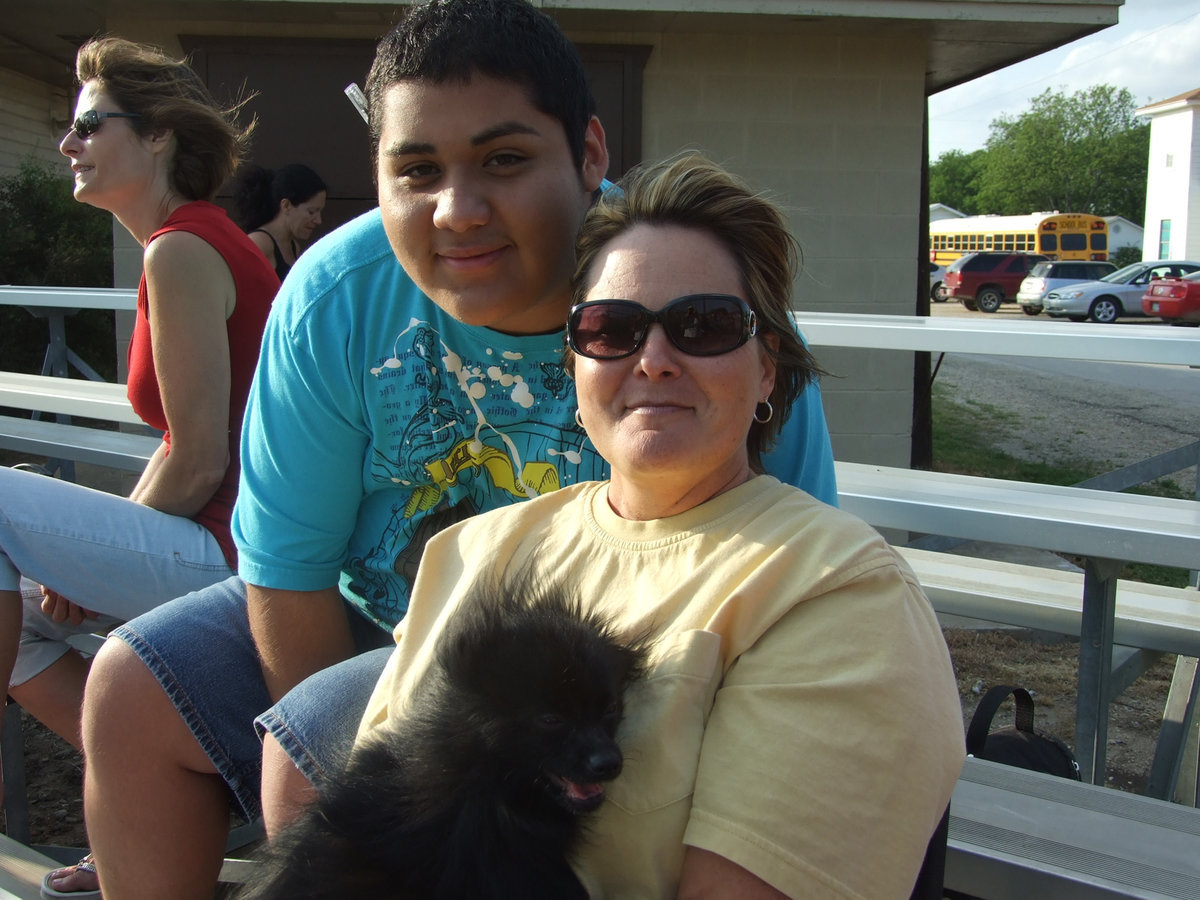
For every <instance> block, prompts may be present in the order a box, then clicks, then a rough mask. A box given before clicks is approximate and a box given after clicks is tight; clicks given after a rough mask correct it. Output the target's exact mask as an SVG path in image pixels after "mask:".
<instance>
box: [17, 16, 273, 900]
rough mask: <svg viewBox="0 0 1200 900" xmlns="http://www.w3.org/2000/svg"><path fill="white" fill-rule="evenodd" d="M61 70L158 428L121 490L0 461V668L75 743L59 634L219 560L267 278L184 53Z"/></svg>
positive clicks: (214, 572) (202, 572) (155, 595)
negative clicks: (225, 191)
mask: <svg viewBox="0 0 1200 900" xmlns="http://www.w3.org/2000/svg"><path fill="white" fill-rule="evenodd" d="M76 72H77V75H78V78H79V82H80V85H81V90H80V93H79V99H78V103H77V106H76V118H75V123H74V126H73V127H72V128H71V130H70V131H69V132H68V133H67V135H66V137H64V138H63V140H62V144H61V146H60V149H61V151H62V153H63V154H64V155H65V156H66V157H67V158H68V159H69V160H70V164H71V171H72V172H73V173H74V178H75V182H74V194H75V198H76V199H77V200H79V201H81V202H83V203H88V204H91V205H92V206H95V207H98V208H100V209H104V210H108V211H109V212H111V213H112V214H113V215H114V216H115V217H116V218H117V220H118V221H119V222H120V223H121V224H122V225H123V226H124V227H125V228H126V229H127V230H128V231H129V232H130V234H132V235H133V237H134V239H135V240H137V242H138V243H139V244H140V245H141V246H142V248H143V255H142V265H143V275H142V278H141V282H140V284H139V286H138V305H137V318H136V323H135V325H134V330H133V334H132V337H131V340H130V344H129V356H128V360H129V378H128V394H129V399H130V401H131V403H132V404H133V408H134V409H135V410H136V411H137V413H138V415H140V416H141V417H142V419H144V420H145V421H146V423H147V424H149V425H151V426H152V427H154V428H156V429H159V430H161V431H163V432H164V434H163V441H162V444H161V446H160V447H159V449H158V451H157V452H156V453H155V454H154V456H153V458H152V459H151V460H150V462H149V463H148V465H147V467H146V469H145V471H144V472H143V474H142V476H141V478H140V479H139V480H138V482H137V484H136V486H135V487H134V489H133V492H132V494H131V495H130V496H129V497H128V499H126V498H121V497H117V496H113V495H111V494H105V493H101V492H98V491H92V490H89V489H87V488H84V487H80V486H78V485H74V484H70V483H64V482H61V481H58V480H55V479H51V478H45V477H42V476H40V475H34V474H30V473H27V472H18V471H14V470H11V469H10V470H0V616H3V624H2V627H0V672H2V674H3V675H4V677H5V678H6V679H7V680H6V683H7V684H8V685H9V693H10V694H12V695H13V696H14V697H15V698H16V699H17V700H18V701H19V702H20V703H21V704H22V705H23V706H25V707H26V709H28V710H29V711H30V712H31V713H33V714H34V715H35V716H37V717H38V718H39V719H41V720H42V721H43V722H45V723H46V724H47V725H48V726H49V727H51V728H52V729H53V730H55V731H56V732H58V733H59V734H60V735H62V736H63V737H64V738H66V739H67V740H68V741H69V742H71V743H72V744H74V745H75V746H76V747H78V746H79V745H80V734H79V705H80V697H81V694H82V691H83V684H84V678H85V675H86V670H87V665H86V663H85V661H84V660H82V659H81V658H80V657H79V655H78V654H76V653H75V652H74V651H73V650H72V649H71V648H70V647H69V646H68V645H67V643H66V638H67V637H68V636H69V635H70V634H72V633H74V632H79V631H93V630H98V629H103V628H104V627H105V626H107V625H111V624H112V623H113V622H114V621H117V620H124V619H129V618H132V617H134V616H136V615H138V614H140V613H142V612H145V611H146V610H148V609H150V608H152V607H154V606H156V605H158V604H160V603H164V602H166V601H167V600H170V599H172V598H174V597H178V596H181V595H183V594H186V593H188V592H190V591H193V590H197V589H199V588H202V587H205V586H207V585H209V584H211V583H213V582H215V581H219V580H221V579H223V578H227V577H228V576H230V575H231V574H233V572H234V563H235V560H234V549H233V542H232V540H231V535H230V526H229V522H230V515H231V513H232V509H233V501H234V496H235V493H236V491H237V479H238V470H239V467H238V462H237V460H238V456H237V454H238V440H239V434H240V429H241V420H242V413H243V408H244V405H245V399H246V394H247V391H248V390H249V385H250V379H251V376H252V374H253V372H254V366H255V363H256V361H257V357H258V347H259V343H260V341H261V336H262V329H263V325H264V323H265V321H266V316H267V312H268V310H269V309H270V305H271V300H272V299H273V298H274V295H275V292H276V291H277V290H278V288H279V279H278V277H277V276H276V275H275V272H274V271H273V270H272V268H271V266H270V264H269V263H268V262H267V260H266V259H265V258H264V257H263V255H262V253H261V252H260V251H259V250H258V248H256V247H255V246H254V244H253V243H251V241H250V239H249V238H247V237H246V235H245V234H244V233H243V232H242V231H241V229H239V228H238V227H237V226H236V225H235V224H234V223H233V222H232V221H230V219H229V218H228V216H226V214H225V213H224V211H223V210H221V209H220V208H219V207H217V206H215V205H213V203H212V202H211V200H212V198H213V197H214V196H215V194H216V192H217V189H218V188H219V187H220V186H221V185H222V184H223V183H224V182H225V181H226V180H227V179H228V178H229V177H230V176H231V175H232V174H233V172H234V170H235V169H236V167H237V164H238V160H239V158H240V156H241V153H242V151H243V148H244V145H245V143H246V140H247V137H248V134H247V132H245V131H243V130H242V129H241V128H239V127H238V125H237V124H236V122H235V111H234V110H227V109H224V108H223V107H221V106H220V105H218V104H217V102H216V101H215V100H214V99H213V97H212V95H211V94H210V93H209V91H208V89H207V88H206V87H205V85H204V83H203V82H202V81H201V80H200V78H199V77H198V76H197V75H196V74H195V73H194V72H193V71H192V70H191V69H190V68H188V66H187V65H185V64H184V63H182V62H179V61H177V60H174V59H170V58H168V57H167V56H165V55H163V54H162V53H161V52H159V51H157V50H154V49H151V48H147V47H143V46H140V45H137V44H133V43H130V42H128V41H123V40H119V39H115V38H109V39H103V40H97V41H93V42H90V43H88V44H85V45H84V46H83V47H82V48H81V49H80V51H79V54H78V57H77V60H76ZM18 647H19V649H18ZM81 882H82V883H81ZM88 882H90V884H89V883H88ZM47 887H48V888H49V889H50V890H51V891H53V890H56V889H57V890H62V891H64V892H65V893H66V894H67V895H68V896H77V895H81V894H80V890H79V889H80V888H88V887H90V888H92V889H94V888H96V884H95V877H94V875H92V874H90V873H88V872H86V871H80V872H76V871H75V869H74V868H72V869H71V870H70V872H69V877H68V878H67V879H66V880H65V881H60V880H52V881H51V882H50V883H49V884H48V885H47ZM51 895H53V894H51ZM82 895H83V896H86V893H83V894H82Z"/></svg>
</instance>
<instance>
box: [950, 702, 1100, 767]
mask: <svg viewBox="0 0 1200 900" xmlns="http://www.w3.org/2000/svg"><path fill="white" fill-rule="evenodd" d="M1009 694H1012V695H1013V698H1014V700H1015V702H1016V707H1017V708H1016V713H1017V715H1016V719H1017V724H1016V725H1015V726H1012V725H1010V726H1008V727H1007V728H1001V729H1000V730H998V731H994V732H992V733H991V734H989V733H988V729H989V728H991V727H992V717H993V716H994V715H996V710H998V709H999V708H1000V704H1001V703H1003V702H1004V701H1005V699H1006V698H1007V697H1008V695H1009ZM967 755H968V756H974V757H977V758H979V759H986V760H990V761H991V762H997V763H1004V765H1006V766H1016V767H1018V768H1021V769H1032V770H1033V771H1035V772H1047V773H1049V774H1050V775H1060V776H1062V777H1063V778H1073V779H1075V780H1076V781H1079V780H1081V779H1080V777H1079V763H1078V762H1076V761H1075V754H1073V753H1072V752H1071V750H1070V748H1069V747H1067V745H1066V744H1064V743H1063V742H1062V741H1060V740H1059V739H1058V738H1056V737H1054V736H1053V735H1050V734H1042V733H1041V732H1040V731H1034V729H1033V698H1032V697H1031V696H1029V691H1027V690H1025V689H1024V688H1019V687H1012V686H1011V685H1007V684H1001V685H997V686H996V687H994V688H992V689H991V690H990V691H988V692H987V693H986V694H984V695H983V699H982V700H980V701H979V706H978V707H976V708H975V715H974V716H972V717H971V725H970V727H969V728H968V729H967Z"/></svg>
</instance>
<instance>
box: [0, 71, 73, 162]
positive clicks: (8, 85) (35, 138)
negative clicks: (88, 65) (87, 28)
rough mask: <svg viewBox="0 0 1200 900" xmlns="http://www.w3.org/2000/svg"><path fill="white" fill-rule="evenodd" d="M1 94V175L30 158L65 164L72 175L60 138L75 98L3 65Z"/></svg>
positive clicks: (64, 130) (0, 84) (0, 79)
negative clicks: (64, 156) (68, 96)
mask: <svg viewBox="0 0 1200 900" xmlns="http://www.w3.org/2000/svg"><path fill="white" fill-rule="evenodd" d="M0 97H3V98H4V102H3V103H0V177H3V176H5V175H13V174H15V173H16V172H17V170H18V168H19V167H20V165H21V163H22V162H24V161H25V160H27V159H30V158H32V159H34V160H36V161H38V162H44V163H47V164H49V165H51V166H59V165H61V167H62V173H63V176H64V177H65V176H67V175H69V174H70V172H68V171H67V166H66V160H65V159H64V158H63V156H62V154H60V153H59V152H58V142H59V140H61V139H62V136H63V135H64V134H66V131H67V126H68V124H69V123H68V120H69V118H70V112H71V110H72V108H73V107H72V105H71V103H72V101H73V99H74V98H71V99H70V100H69V99H68V98H67V96H66V94H65V93H64V92H63V91H58V90H55V89H54V88H51V87H50V86H49V85H47V84H43V83H42V82H40V81H36V80H34V79H32V78H27V77H26V76H24V75H21V74H19V73H17V72H13V71H11V70H9V69H0Z"/></svg>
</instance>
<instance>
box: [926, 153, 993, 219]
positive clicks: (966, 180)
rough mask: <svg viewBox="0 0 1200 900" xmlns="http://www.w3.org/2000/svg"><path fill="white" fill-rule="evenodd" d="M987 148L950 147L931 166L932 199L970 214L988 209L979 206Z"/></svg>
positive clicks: (930, 196)
mask: <svg viewBox="0 0 1200 900" xmlns="http://www.w3.org/2000/svg"><path fill="white" fill-rule="evenodd" d="M986 158H987V151H986V150H975V151H973V152H971V153H963V152H962V151H961V150H947V151H946V152H945V153H943V154H942V155H941V156H939V157H938V158H937V162H935V163H934V164H933V165H931V166H930V167H929V201H930V202H931V203H944V204H946V206H949V207H952V208H954V209H957V210H958V211H959V212H961V213H966V214H967V215H968V216H977V215H981V214H982V213H984V212H986V211H987V210H985V209H983V207H981V206H980V205H979V184H980V178H981V177H982V175H983V168H984V164H985V161H986Z"/></svg>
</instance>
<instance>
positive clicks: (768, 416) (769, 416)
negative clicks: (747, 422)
mask: <svg viewBox="0 0 1200 900" xmlns="http://www.w3.org/2000/svg"><path fill="white" fill-rule="evenodd" d="M759 406H766V407H767V414H766V415H765V416H763V417H762V418H759V415H758V407H759ZM774 415H775V407H773V406H772V405H771V401H770V400H760V401H759V402H758V406H756V407H754V421H755V422H757V423H758V424H759V425H766V424H767V423H768V422H770V421H771V419H772V418H773V417H774Z"/></svg>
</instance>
